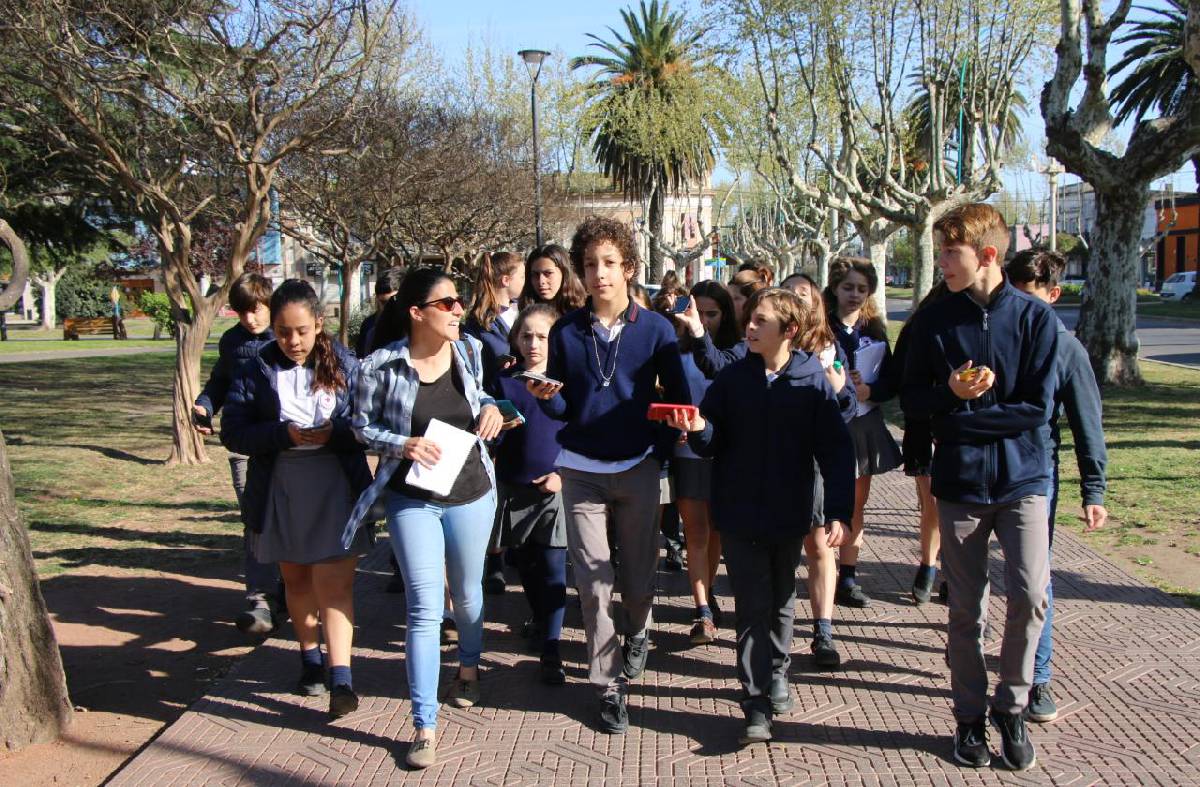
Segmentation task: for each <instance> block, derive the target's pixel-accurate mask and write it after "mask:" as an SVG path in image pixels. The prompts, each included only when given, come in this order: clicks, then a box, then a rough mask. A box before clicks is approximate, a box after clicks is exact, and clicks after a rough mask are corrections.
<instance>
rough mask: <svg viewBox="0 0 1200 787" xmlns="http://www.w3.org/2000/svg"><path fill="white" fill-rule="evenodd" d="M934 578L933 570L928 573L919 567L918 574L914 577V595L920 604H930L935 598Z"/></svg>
mask: <svg viewBox="0 0 1200 787" xmlns="http://www.w3.org/2000/svg"><path fill="white" fill-rule="evenodd" d="M933 580H934V573H933V572H932V571H930V572H928V573H926V572H924V571H922V570H921V569H920V568H918V569H917V576H916V577H915V578H914V579H913V586H912V597H913V601H915V602H917V605H918V606H920V605H921V604H928V603H929V602H930V600H931V599H932V598H933Z"/></svg>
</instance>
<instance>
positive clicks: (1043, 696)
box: [1025, 683, 1058, 724]
mask: <svg viewBox="0 0 1200 787" xmlns="http://www.w3.org/2000/svg"><path fill="white" fill-rule="evenodd" d="M1025 715H1026V716H1027V717H1028V718H1029V720H1030V721H1033V722H1037V723H1038V724H1044V723H1046V722H1048V721H1054V720H1055V719H1057V718H1058V706H1057V705H1055V704H1054V696H1053V695H1052V694H1051V693H1050V684H1049V683H1035V684H1033V688H1031V689H1030V690H1029V707H1028V708H1026V709H1025Z"/></svg>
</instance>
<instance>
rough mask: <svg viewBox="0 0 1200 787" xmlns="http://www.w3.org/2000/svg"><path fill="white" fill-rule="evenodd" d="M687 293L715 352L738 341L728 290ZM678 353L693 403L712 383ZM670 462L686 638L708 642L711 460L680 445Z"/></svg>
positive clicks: (683, 333)
mask: <svg viewBox="0 0 1200 787" xmlns="http://www.w3.org/2000/svg"><path fill="white" fill-rule="evenodd" d="M665 289H666V288H665V287H664V290H665ZM677 292H678V293H683V292H684V291H683V290H678V291H677ZM677 292H676V291H672V292H671V293H670V295H669V296H668V297H667V298H666V299H664V296H663V293H662V292H660V293H659V298H658V300H659V304H656V305H661V306H663V307H665V308H666V311H667V313H670V312H671V310H672V307H673V306H674V303H675V298H676V295H677ZM690 297H691V301H692V303H691V304H689V306H692V305H693V304H694V307H695V310H696V311H697V312H698V314H699V317H700V321H701V323H702V325H703V326H704V330H705V333H706V334H707V335H708V337H709V339H710V341H711V342H712V343H713V345H714V346H715V347H716V348H717V349H718V350H727V349H729V348H730V347H732V346H733V345H735V344H737V343H738V342H739V341H740V337H739V331H738V319H737V316H736V315H735V314H734V309H733V301H732V299H730V297H729V291H728V290H726V289H725V288H724V287H722V286H721V285H720V284H718V283H717V282H715V281H702V282H700V283H699V284H697V285H696V286H694V287H693V288H692V291H691V293H690ZM676 330H677V332H678V333H679V335H680V337H681V338H680V341H681V344H684V345H686V344H689V343H690V341H691V339H690V335H689V334H688V331H687V329H686V326H684V325H683V324H677V329H676ZM682 357H683V371H684V374H685V375H686V377H687V381H688V387H689V388H690V390H691V394H692V401H693V402H699V401H700V400H701V399H703V398H704V392H705V391H707V390H708V386H709V383H710V382H711V381H710V379H709V378H707V377H706V376H705V375H704V374H703V373H702V372H701V371H700V369H699V368H698V367H697V366H696V362H695V360H694V359H693V358H692V354H691V353H690V352H684V353H682ZM670 462H671V472H672V475H673V476H674V479H675V504H676V506H677V507H678V509H679V517H680V519H681V520H682V521H683V532H684V544H685V548H686V550H687V570H688V583H689V584H690V586H691V589H692V598H693V600H694V601H695V604H696V613H695V616H694V617H693V620H692V630H691V634H690V637H689V638H690V640H691V643H692V644H693V645H708V644H710V643H712V642H713V641H714V640H715V639H716V634H717V625H718V623H719V622H720V621H719V618H720V608H719V607H718V606H717V599H716V596H715V595H714V593H713V582H714V581H715V580H716V576H717V568H718V566H719V565H720V562H721V537H720V535H719V534H718V533H717V529H716V528H715V527H714V526H713V523H712V515H711V513H710V510H709V502H708V501H709V497H710V495H711V491H712V459H706V458H703V457H701V456H699V455H697V454H696V452H695V451H693V450H692V449H691V447H690V446H688V445H687V444H686V443H678V444H676V445H675V448H674V454H673V456H672V457H671V459H670Z"/></svg>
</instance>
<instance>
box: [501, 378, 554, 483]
mask: <svg viewBox="0 0 1200 787" xmlns="http://www.w3.org/2000/svg"><path fill="white" fill-rule="evenodd" d="M495 392H496V398H497V399H507V400H509V401H510V402H512V403H513V405H514V406H515V407H516V408H517V410H518V411H519V412H520V413H521V415H523V416H524V417H525V423H524V424H522V425H521V426H518V427H517V428H515V429H510V430H508V431H506V432H501V433H500V444H499V446H498V447H497V448H496V477H497V478H498V479H499V480H501V481H505V482H507V483H510V484H528V483H531V482H532V481H533V479H535V478H541V477H542V476H544V475H546V474H548V473H552V472H554V467H555V464H554V460H555V459H556V458H558V433H559V431H560V430H561V429H562V428H563V423H562V421H556V420H554V419H553V418H550V417H549V416H548V415H546V414H545V413H543V412H542V408H540V407H538V405H537V399H536V398H534V396H533V394H531V393H529V391H528V389H526V387H525V381H524V380H517V379H514V378H513V376H512V372H511V371H506V372H501V373H500V376H499V377H498V378H497V380H496V387H495Z"/></svg>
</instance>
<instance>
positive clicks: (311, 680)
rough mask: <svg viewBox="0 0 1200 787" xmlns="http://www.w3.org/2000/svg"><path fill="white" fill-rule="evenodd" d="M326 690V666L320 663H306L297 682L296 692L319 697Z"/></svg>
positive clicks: (305, 695)
mask: <svg viewBox="0 0 1200 787" xmlns="http://www.w3.org/2000/svg"><path fill="white" fill-rule="evenodd" d="M326 691H328V689H326V688H325V667H324V666H322V665H320V664H315V665H308V664H306V665H304V668H303V669H302V670H301V671H300V680H299V682H297V683H296V693H297V694H300V695H301V696H304V697H319V696H321V695H322V694H324V693H325V692H326Z"/></svg>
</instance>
